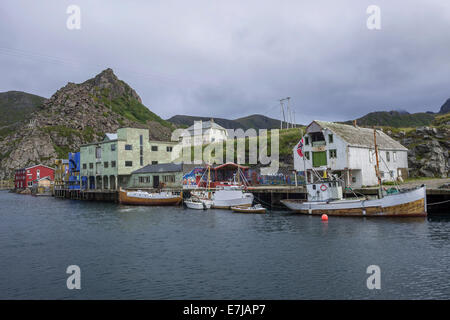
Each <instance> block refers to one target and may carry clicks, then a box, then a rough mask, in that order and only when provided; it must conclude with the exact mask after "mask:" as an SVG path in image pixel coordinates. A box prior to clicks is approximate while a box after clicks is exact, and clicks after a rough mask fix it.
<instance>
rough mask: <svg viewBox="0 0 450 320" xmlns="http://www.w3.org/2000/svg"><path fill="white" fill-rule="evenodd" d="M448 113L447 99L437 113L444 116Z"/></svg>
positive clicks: (449, 107) (449, 110)
mask: <svg viewBox="0 0 450 320" xmlns="http://www.w3.org/2000/svg"><path fill="white" fill-rule="evenodd" d="M449 112H450V99H447V101H445V103H444V104H443V105H442V106H441V109H440V110H439V113H441V114H445V113H449Z"/></svg>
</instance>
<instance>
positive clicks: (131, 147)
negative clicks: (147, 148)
mask: <svg viewBox="0 0 450 320" xmlns="http://www.w3.org/2000/svg"><path fill="white" fill-rule="evenodd" d="M125 150H133V146H132V145H131V144H126V145H125Z"/></svg>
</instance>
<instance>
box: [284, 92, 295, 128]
mask: <svg viewBox="0 0 450 320" xmlns="http://www.w3.org/2000/svg"><path fill="white" fill-rule="evenodd" d="M286 100H287V101H288V103H287V105H288V112H289V123H290V127H291V128H293V126H292V110H291V103H290V101H291V97H287V98H286ZM288 128H289V126H288Z"/></svg>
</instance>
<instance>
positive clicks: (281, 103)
mask: <svg viewBox="0 0 450 320" xmlns="http://www.w3.org/2000/svg"><path fill="white" fill-rule="evenodd" d="M284 100H285V99H280V107H281V115H282V116H283V120H280V129H283V121H284V122H286V116H285V114H284V104H283V101H284Z"/></svg>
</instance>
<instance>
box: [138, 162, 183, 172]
mask: <svg viewBox="0 0 450 320" xmlns="http://www.w3.org/2000/svg"><path fill="white" fill-rule="evenodd" d="M178 171H183V165H182V164H181V163H180V164H176V163H161V164H149V165H146V166H145V167H142V168H140V169H138V170H136V171H133V172H132V174H134V173H158V172H178Z"/></svg>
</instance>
